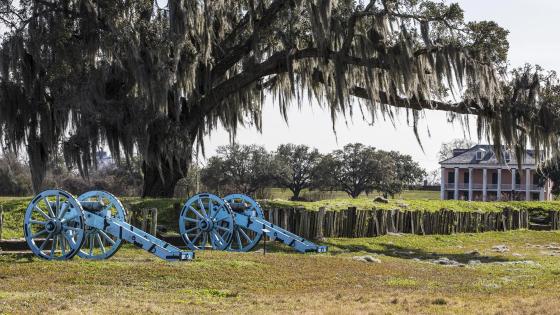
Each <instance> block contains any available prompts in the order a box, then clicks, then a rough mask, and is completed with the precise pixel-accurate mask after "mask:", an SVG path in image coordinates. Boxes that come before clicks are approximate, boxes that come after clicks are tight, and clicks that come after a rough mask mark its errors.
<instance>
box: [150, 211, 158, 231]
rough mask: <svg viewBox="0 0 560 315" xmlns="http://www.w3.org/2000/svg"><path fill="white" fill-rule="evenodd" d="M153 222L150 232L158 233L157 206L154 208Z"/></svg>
mask: <svg viewBox="0 0 560 315" xmlns="http://www.w3.org/2000/svg"><path fill="white" fill-rule="evenodd" d="M151 210H152V222H151V226H150V234H152V235H154V236H155V235H156V232H157V211H158V210H157V208H152V209H151Z"/></svg>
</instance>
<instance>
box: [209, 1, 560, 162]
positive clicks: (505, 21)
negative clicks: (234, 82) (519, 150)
mask: <svg viewBox="0 0 560 315" xmlns="http://www.w3.org/2000/svg"><path fill="white" fill-rule="evenodd" d="M452 2H459V4H460V5H461V7H462V8H463V9H464V10H465V18H466V20H468V21H472V20H477V21H480V20H494V21H496V22H497V23H498V24H500V25H501V26H503V27H505V28H506V29H508V30H509V31H510V35H509V41H510V55H509V59H510V61H511V65H512V66H521V65H523V64H525V63H527V62H528V63H532V64H539V65H541V66H543V67H545V68H547V69H555V70H560V61H559V59H560V58H559V51H560V40H558V31H559V30H560V21H559V17H558V14H559V13H560V1H558V0H531V1H527V0H460V1H452ZM294 105H295V106H293V107H292V108H291V110H290V111H289V125H288V124H286V122H284V120H283V119H282V118H281V116H280V114H279V110H278V106H276V105H275V104H274V103H273V102H272V101H269V102H268V103H267V104H266V105H265V107H264V110H263V131H262V134H261V133H258V132H257V131H255V129H254V128H241V129H240V130H239V131H238V136H237V138H236V141H237V142H238V143H241V144H261V145H264V146H265V147H266V148H267V149H268V150H274V149H275V148H276V147H277V146H278V145H279V144H282V143H295V144H306V145H309V146H312V147H316V148H318V149H319V150H320V151H321V152H323V153H326V152H330V151H332V150H334V149H337V148H341V147H342V146H344V145H345V144H347V143H350V142H361V143H364V144H367V145H371V146H374V147H377V148H379V149H384V150H397V151H401V152H403V153H406V154H410V155H412V156H413V158H414V159H415V160H417V161H418V162H420V164H421V165H422V166H423V167H425V168H426V169H428V170H433V169H436V168H438V167H439V166H438V161H437V158H436V155H437V152H438V150H439V148H440V145H441V143H442V142H445V141H449V140H452V139H455V138H462V137H463V136H464V134H465V133H464V132H463V129H462V128H461V126H459V125H455V126H454V125H452V124H449V123H447V119H446V115H445V113H441V112H430V111H427V112H426V118H425V119H424V120H423V121H422V123H421V127H420V132H421V138H422V144H423V147H424V152H422V149H421V148H420V146H419V145H418V142H417V141H416V138H415V136H414V133H413V131H412V128H410V127H409V126H407V124H406V117H405V116H404V115H402V117H401V119H400V122H399V123H397V124H396V127H393V125H392V124H391V123H390V122H383V121H378V122H376V123H375V124H374V125H373V126H369V125H368V124H367V123H365V122H363V121H361V119H360V117H357V116H356V117H354V119H353V121H349V123H348V125H346V124H345V122H344V121H342V120H339V121H338V122H337V124H336V135H335V134H334V132H333V130H332V123H331V119H330V114H329V113H328V112H327V111H323V110H321V109H320V108H319V107H318V106H310V105H309V104H301V109H298V108H297V107H298V106H297V105H296V104H294ZM472 121H473V122H474V120H472ZM428 126H429V135H428ZM472 140H474V141H477V140H478V139H477V138H476V130H475V129H474V126H473V129H472ZM228 143H229V136H228V133H227V132H225V131H224V130H223V129H220V130H218V131H214V132H213V133H212V135H211V136H210V137H206V139H205V144H206V145H205V147H206V156H207V157H208V156H211V155H212V154H214V153H215V150H216V147H217V146H219V145H225V144H228Z"/></svg>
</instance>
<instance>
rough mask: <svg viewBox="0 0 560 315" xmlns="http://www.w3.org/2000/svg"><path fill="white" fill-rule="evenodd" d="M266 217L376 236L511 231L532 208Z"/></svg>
mask: <svg viewBox="0 0 560 315" xmlns="http://www.w3.org/2000/svg"><path fill="white" fill-rule="evenodd" d="M264 212H265V218H266V219H267V220H269V221H270V222H271V223H273V224H276V225H279V226H281V227H282V228H285V229H287V230H289V231H292V232H293V233H295V234H297V235H300V236H302V237H305V238H310V239H320V238H322V237H373V236H379V235H385V234H387V233H410V234H419V235H429V234H452V233H477V232H488V231H509V230H517V229H528V228H529V211H527V210H514V209H504V210H503V211H502V212H457V211H450V210H440V211H437V212H428V211H408V210H357V209H356V208H348V210H343V211H325V210H324V209H320V210H319V211H308V210H303V209H294V208H292V209H265V210H264ZM549 216H550V225H551V229H553V230H557V229H559V228H560V214H559V212H558V211H550V212H549Z"/></svg>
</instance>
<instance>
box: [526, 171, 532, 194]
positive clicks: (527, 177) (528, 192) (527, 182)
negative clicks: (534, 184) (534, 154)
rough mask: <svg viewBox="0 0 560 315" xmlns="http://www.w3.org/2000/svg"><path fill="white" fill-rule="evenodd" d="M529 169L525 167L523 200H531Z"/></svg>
mask: <svg viewBox="0 0 560 315" xmlns="http://www.w3.org/2000/svg"><path fill="white" fill-rule="evenodd" d="M530 189H531V169H530V168H528V169H525V200H531V192H530Z"/></svg>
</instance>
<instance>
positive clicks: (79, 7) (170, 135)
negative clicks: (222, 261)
mask: <svg viewBox="0 0 560 315" xmlns="http://www.w3.org/2000/svg"><path fill="white" fill-rule="evenodd" d="M157 3H158V2H154V1H151V0H149V1H148V0H138V1H124V2H123V1H109V0H62V1H54V0H52V1H51V0H29V1H10V0H7V1H3V2H2V3H1V5H2V10H0V21H2V22H3V23H4V24H5V26H7V27H8V28H9V32H8V34H6V35H5V36H4V37H3V38H2V44H1V51H0V59H1V60H0V65H1V66H0V67H1V69H0V126H1V128H2V130H3V133H2V136H3V138H4V142H5V143H6V144H7V146H8V147H9V148H11V150H13V151H18V150H20V149H21V148H23V147H25V148H26V149H27V152H28V155H29V159H30V166H31V169H32V178H33V187H34V188H35V190H37V189H39V188H40V187H41V186H42V185H43V179H44V177H45V174H46V168H47V167H48V161H49V159H51V157H52V156H51V155H52V152H53V151H54V149H53V148H55V147H56V146H57V145H58V144H59V143H61V142H64V145H63V147H64V151H65V154H64V156H65V159H66V162H67V163H68V164H69V165H75V166H76V168H77V169H78V170H79V172H80V173H81V174H82V176H85V177H87V175H88V169H89V168H90V167H92V166H93V165H94V164H95V163H96V158H95V152H97V151H98V148H99V147H101V145H104V144H106V145H108V147H109V148H110V150H111V155H112V156H113V158H115V159H116V160H117V161H119V160H120V159H121V157H123V158H124V159H125V160H129V159H130V158H131V156H133V154H134V153H135V152H138V153H139V154H140V155H141V156H142V161H143V167H142V170H143V175H144V185H143V195H144V196H170V195H172V194H173V191H174V186H175V184H176V183H177V181H178V180H179V179H180V178H182V177H184V176H185V174H186V173H187V170H188V167H189V164H190V162H191V159H192V152H193V146H194V145H195V144H196V143H198V144H199V145H200V146H202V145H203V143H202V139H203V137H204V135H206V134H208V133H209V132H210V131H211V130H213V129H214V128H216V126H218V124H219V123H221V125H223V126H224V127H225V128H226V129H227V130H229V131H231V132H232V135H235V130H236V128H237V126H238V125H240V124H244V123H246V122H247V121H250V122H251V123H253V124H254V125H255V126H256V128H257V129H260V128H261V118H260V117H261V113H262V104H263V102H264V100H265V99H266V97H268V96H274V97H275V99H276V100H278V103H279V107H280V110H281V113H282V114H283V115H285V113H286V108H287V106H289V104H291V103H292V102H294V101H296V102H302V101H303V99H304V95H305V96H308V97H309V98H313V99H315V100H317V101H318V102H319V103H321V104H325V106H326V107H327V108H328V109H329V110H330V111H331V116H332V118H333V120H335V119H336V117H337V116H339V115H351V114H352V113H353V112H355V108H354V107H358V106H359V107H361V108H360V112H362V113H364V117H367V116H369V117H370V118H371V119H376V118H377V117H378V116H379V115H380V114H383V115H388V116H390V117H392V116H394V115H396V114H398V112H399V110H398V109H399V108H405V109H406V111H407V113H408V114H409V117H411V121H412V125H413V128H414V130H415V131H416V129H417V128H416V127H417V122H418V120H419V119H420V117H421V116H422V112H421V111H422V110H423V109H435V110H443V111H449V112H453V113H457V114H472V115H477V116H478V120H479V121H478V126H479V128H478V129H479V132H484V133H485V134H487V136H488V138H489V139H492V142H493V143H494V144H496V147H497V148H499V149H501V144H502V143H504V144H506V145H507V146H510V147H514V146H515V152H520V151H521V150H522V149H524V148H525V147H526V144H527V143H528V140H531V143H532V144H534V145H535V146H537V149H541V148H542V149H544V150H545V151H544V152H545V153H547V154H548V153H550V150H551V149H554V148H557V147H558V141H557V140H558V139H557V135H558V131H559V128H560V127H559V126H560V125H558V124H556V125H555V124H553V120H555V119H557V117H559V116H560V115H557V114H555V113H556V112H557V111H556V108H557V106H558V103H550V102H549V101H550V100H551V99H546V98H544V97H538V96H539V95H540V94H541V91H543V90H546V89H548V90H549V91H552V89H549V88H547V87H546V85H547V84H549V83H550V82H552V81H550V80H549V78H548V77H546V76H542V75H536V76H535V75H533V74H534V72H531V73H514V75H513V76H512V78H513V80H512V81H511V82H502V81H500V80H501V78H502V77H503V76H499V75H498V71H503V70H504V68H503V67H504V65H505V64H506V58H507V51H508V43H507V39H506V35H507V31H505V30H504V29H502V28H500V27H499V26H498V25H497V24H496V23H493V22H469V23H467V22H465V21H464V18H463V11H462V10H461V8H460V7H459V6H458V5H457V4H450V5H446V4H444V3H441V2H439V1H429V0H391V1H376V0H371V1H365V2H355V1H334V0H294V1H285V0H263V1H258V2H255V1H252V0H208V1H183V0H180V1H170V2H169V3H168V4H167V5H166V6H165V7H163V8H160V7H158V6H157ZM556 86H557V85H556ZM451 96H455V97H451ZM355 98H358V99H362V101H361V102H355ZM450 99H452V100H457V101H452V102H450V101H448V100H450ZM310 103H311V102H310ZM550 114H552V116H551V117H549V116H546V115H550ZM366 115H367V116H366ZM454 117H455V116H452V118H453V119H454ZM543 119H544V123H545V126H542V125H543ZM541 127H542V128H541ZM67 135H68V136H67ZM542 139H546V141H543V140H542Z"/></svg>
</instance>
